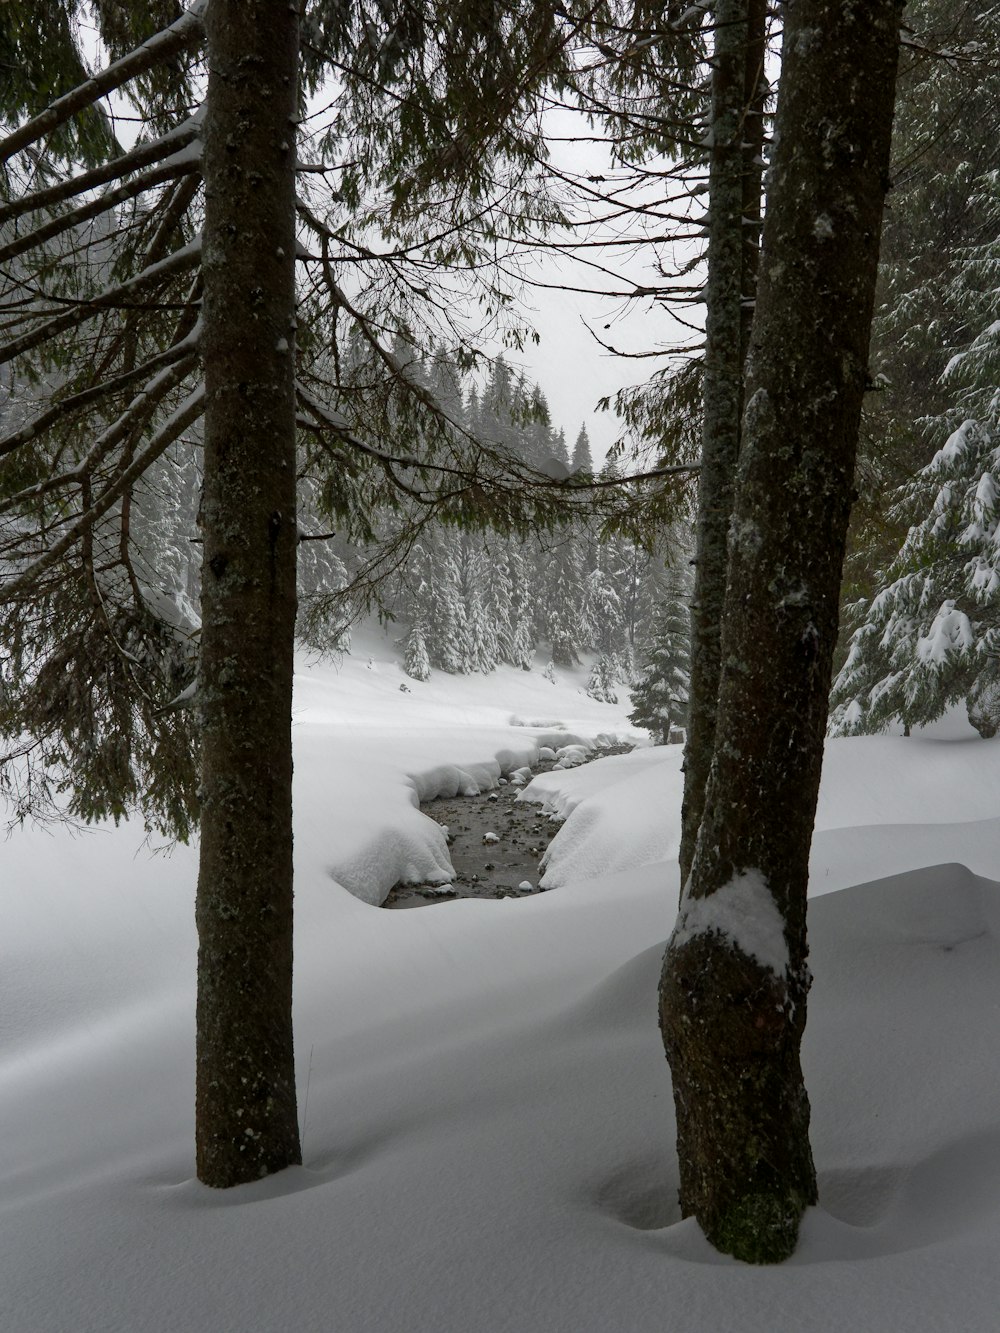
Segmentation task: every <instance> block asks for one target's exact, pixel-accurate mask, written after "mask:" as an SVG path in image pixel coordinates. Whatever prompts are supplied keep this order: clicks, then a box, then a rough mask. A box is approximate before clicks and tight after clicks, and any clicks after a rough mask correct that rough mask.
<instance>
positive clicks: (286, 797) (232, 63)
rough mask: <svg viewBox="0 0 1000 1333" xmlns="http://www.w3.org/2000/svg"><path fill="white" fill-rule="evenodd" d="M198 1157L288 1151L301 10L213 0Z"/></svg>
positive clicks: (291, 1135) (217, 1179)
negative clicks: (297, 132)
mask: <svg viewBox="0 0 1000 1333" xmlns="http://www.w3.org/2000/svg"><path fill="white" fill-rule="evenodd" d="M207 31H208V67H209V84H208V109H207V114H206V120H205V158H204V162H205V182H206V205H205V230H204V279H205V308H204V334H203V344H202V346H203V356H204V363H205V382H206V389H207V395H208V399H207V410H206V417H205V489H204V500H203V505H202V515H203V522H204V543H205V545H204V566H203V577H202V583H203V594H202V597H203V624H204V629H203V634H202V657H201V679H200V698H201V704H202V716H203V732H202V754H203V771H202V789H201V790H202V819H201V865H200V873H199V880H198V903H197V918H198V937H199V952H198V1020H197V1021H198V1055H197V1123H196V1139H197V1166H198V1177H199V1179H200V1180H202V1181H204V1182H205V1183H206V1184H208V1185H214V1186H230V1185H236V1184H240V1183H241V1182H244V1181H249V1180H255V1179H257V1178H258V1177H260V1176H265V1175H268V1174H269V1173H271V1172H273V1171H277V1170H280V1169H281V1168H282V1167H285V1166H288V1165H290V1164H292V1163H295V1162H299V1161H300V1160H301V1154H300V1148H299V1136H298V1125H297V1116H296V1106H295V1080H294V1065H293V1050H292V1022H291V1004H292V822H291V815H292V807H291V779H292V755H291V693H292V649H293V634H294V626H295V609H296V595H295V549H296V520H295V400H294V391H293V367H294V346H295V280H294V264H295V225H294V224H295V213H294V188H295V179H294V169H295V116H296V70H297V64H298V12H297V8H296V7H295V6H291V5H288V4H287V3H285V0H212V3H211V5H210V6H209V9H208V17H207Z"/></svg>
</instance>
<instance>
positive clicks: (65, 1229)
mask: <svg viewBox="0 0 1000 1333" xmlns="http://www.w3.org/2000/svg"><path fill="white" fill-rule="evenodd" d="M369 657H370V658H371V659H372V661H373V669H368V666H367V659H368V658H369ZM395 657H396V655H395V653H394V652H393V650H392V646H391V643H390V642H389V640H387V639H382V638H378V637H376V636H372V635H369V636H368V637H366V636H365V635H361V636H360V637H356V640H355V655H354V656H353V657H350V658H346V659H345V660H344V662H343V663H342V665H341V666H340V667H339V668H336V667H334V666H331V665H328V664H327V665H322V664H321V665H317V664H309V663H307V662H303V663H302V664H301V668H302V669H301V670H300V672H299V675H298V677H297V682H296V690H297V692H296V703H295V740H296V801H297V810H296V869H297V903H296V912H297V925H296V993H295V1004H296V1015H295V1021H296V1041H297V1050H298V1066H299V1108H300V1117H301V1119H302V1122H303V1133H304V1157H305V1162H304V1165H303V1166H302V1167H301V1168H297V1169H295V1170H292V1171H288V1172H284V1173H282V1174H280V1175H278V1176H275V1177H273V1178H271V1179H268V1180H264V1181H261V1182H259V1183H257V1184H254V1185H250V1186H245V1187H243V1188H240V1189H238V1190H233V1191H227V1192H214V1191H210V1190H208V1189H206V1188H204V1187H202V1186H200V1185H198V1184H197V1183H196V1182H195V1181H194V1180H193V1179H192V1174H193V1146H192V1141H193V1109H192V1107H193V1082H194V1078H193V1031H194V978H195V951H196V941H195V932H194V924H193V886H194V880H195V873H196V856H195V853H194V851H193V850H192V849H189V848H184V847H179V848H176V849H174V850H173V851H172V852H171V853H170V854H169V855H167V854H160V855H153V854H151V851H150V849H149V848H148V847H145V846H143V836H142V833H141V830H139V829H137V828H136V826H134V825H131V826H129V825H123V826H122V827H121V828H119V829H117V830H116V829H113V828H105V827H102V828H99V829H93V830H88V831H85V832H83V833H78V834H73V833H72V832H71V831H70V830H68V829H64V828H55V829H51V830H48V831H45V830H38V829H26V830H24V831H22V832H19V833H16V834H15V835H14V836H12V837H11V838H10V839H9V840H8V842H7V844H6V846H5V848H4V875H3V880H2V884H0V911H2V914H3V924H2V934H0V948H2V951H3V959H2V969H0V986H2V988H3V994H2V1003H0V1124H2V1125H3V1153H2V1155H0V1291H2V1292H3V1300H2V1306H0V1309H2V1315H0V1326H2V1327H3V1329H4V1330H6V1329H10V1330H11V1333H70V1331H72V1333H167V1330H170V1331H171V1333H173V1331H175V1330H184V1333H191V1331H196V1333H200V1331H202V1330H204V1333H271V1330H274V1329H279V1328H294V1329H296V1330H302V1333H313V1331H315V1333H320V1330H323V1331H324V1333H325V1331H326V1330H329V1329H337V1330H344V1331H345V1333H367V1331H368V1330H372V1333H375V1331H377V1333H397V1330H398V1331H399V1333H403V1330H406V1331H407V1333H409V1331H410V1330H416V1331H422V1330H435V1333H439V1331H440V1333H469V1331H470V1330H485V1331H488V1333H535V1330H563V1329H565V1330H573V1333H607V1330H609V1329H618V1328H621V1329H628V1330H629V1331H630V1333H647V1330H648V1331H649V1333H652V1331H653V1330H656V1333H660V1331H661V1330H663V1329H691V1330H703V1329H704V1330H708V1329H711V1330H713V1333H775V1330H778V1329H808V1330H830V1331H831V1333H832V1331H833V1330H838V1331H839V1330H843V1329H845V1328H851V1329H864V1330H872V1331H873V1333H883V1331H884V1333H889V1331H890V1330H896V1329H903V1328H905V1329H906V1330H907V1333H940V1330H942V1329H961V1330H962V1331H963V1333H987V1331H988V1330H993V1329H995V1328H996V1324H997V1316H996V1311H997V1308H998V1300H1000V1279H998V1275H997V1264H996V1254H997V1251H998V1246H1000V1124H998V1121H997V1106H998V1103H1000V1096H998V1094H1000V1021H998V1019H1000V949H998V935H1000V885H998V883H997V881H996V879H995V878H994V877H995V876H996V866H997V865H998V864H1000V818H998V812H1000V748H997V747H996V745H995V744H994V743H992V742H988V741H983V740H981V739H980V738H979V737H978V736H976V735H975V733H974V732H973V731H972V729H971V728H970V727H969V726H968V724H967V723H966V722H965V721H964V719H960V718H957V717H955V716H948V717H946V718H945V719H943V720H942V721H941V722H940V723H937V724H935V725H934V726H933V727H930V728H927V729H926V730H924V731H922V732H915V733H914V735H913V736H911V737H909V738H906V739H904V738H902V737H898V736H884V737H862V738H853V739H845V740H834V741H831V742H829V743H828V746H827V756H826V762H825V765H824V776H823V788H822V792H821V798H820V808H819V825H818V826H819V831H818V833H817V836H816V839H815V843H814V848H813V858H812V871H811V873H812V881H813V892H814V893H816V894H819V895H821V896H818V897H816V898H815V899H814V901H813V903H812V905H811V912H810V938H811V955H810V967H811V970H812V972H813V974H814V976H815V981H814V985H813V989H812V993H811V996H810V1001H809V1020H808V1025H807V1030H806V1038H805V1045H804V1049H803V1065H804V1070H805V1076H806V1082H807V1085H808V1087H809V1091H810V1098H811V1103H812V1142H813V1149H814V1155H815V1159H816V1163H817V1169H818V1173H819V1186H820V1206H819V1207H818V1208H815V1209H812V1210H810V1211H809V1213H808V1214H807V1215H806V1217H805V1219H804V1224H803V1230H802V1237H801V1243H800V1246H799V1249H798V1251H797V1253H796V1254H795V1256H794V1257H793V1259H792V1260H791V1261H790V1262H789V1263H788V1264H786V1265H783V1266H782V1267H780V1268H777V1269H755V1268H748V1267H745V1266H743V1265H740V1264H737V1263H735V1262H733V1261H731V1260H728V1259H724V1258H722V1257H720V1256H719V1255H717V1254H716V1253H715V1252H714V1251H713V1250H712V1249H711V1248H710V1247H709V1246H708V1245H707V1243H706V1242H705V1241H704V1239H703V1237H702V1236H701V1233H700V1232H699V1230H698V1228H697V1226H696V1224H695V1223H693V1222H692V1221H690V1220H689V1221H681V1220H680V1218H679V1216H678V1213H677V1205H676V1190H677V1165H676V1161H675V1158H674V1151H673V1136H674V1126H673V1113H672V1099H671V1093H670V1083H669V1075H668V1071H667V1067H666V1063H665V1060H664V1058H663V1053H662V1047H661V1043H660V1039H659V1033H658V1031H657V1025H656V986H657V978H658V974H659V969H660V960H661V957H662V953H663V947H664V942H665V940H666V939H667V937H668V936H669V934H670V931H671V929H672V927H673V926H674V920H675V917H676V904H677V897H678V883H677V871H676V866H675V848H676V840H677V831H676V825H677V820H678V809H679V793H680V785H679V784H680V772H679V762H680V747H678V746H664V747H645V748H643V749H641V750H639V751H635V752H633V753H632V754H630V755H625V756H616V757H611V758H607V759H601V760H598V761H596V762H594V763H591V764H589V765H585V766H582V767H576V768H572V769H563V770H557V771H555V772H554V773H552V774H549V775H546V776H545V777H544V778H541V777H536V778H535V779H534V781H533V782H532V784H531V786H530V787H529V788H528V789H527V790H526V791H525V792H524V793H523V797H524V799H527V798H528V797H530V796H532V795H535V796H542V797H543V798H544V800H545V801H546V802H547V803H548V804H549V805H550V806H551V807H552V808H553V809H558V810H559V812H560V814H561V815H563V816H565V817H566V819H565V823H564V824H563V825H562V828H561V830H560V832H559V834H558V836H557V838H556V841H555V844H554V845H553V849H552V853H551V855H550V859H549V868H548V871H547V875H546V882H548V880H549V879H550V878H554V879H556V880H558V881H559V887H558V888H555V889H553V891H551V892H545V893H542V894H540V895H537V896H531V897H525V898H521V899H517V900H515V899H506V900H500V901H487V900H480V901H470V900H466V901H455V902H448V903H445V904H442V905H438V906H432V907H426V908H419V909H416V910H413V911H408V912H383V911H380V910H379V909H377V908H376V907H374V906H372V905H371V903H372V902H373V901H375V900H376V899H377V898H378V896H379V892H380V890H379V889H378V887H377V886H378V885H384V886H385V887H388V885H389V884H390V883H392V882H393V880H394V879H395V878H396V877H397V876H398V871H399V868H400V866H405V865H410V866H413V867H421V868H422V867H424V866H425V865H430V866H435V867H437V869H438V870H439V871H440V873H441V875H444V874H445V873H446V872H448V870H449V869H450V866H449V862H448V856H447V848H446V846H444V845H443V841H442V840H443V834H442V833H441V830H440V828H439V827H438V826H437V825H435V824H434V822H433V821H432V820H430V819H428V818H427V817H426V816H424V815H422V814H421V813H420V811H419V809H418V808H417V804H416V802H417V800H418V797H419V795H420V794H421V793H423V794H426V793H428V792H430V791H434V790H438V789H442V790H458V789H459V787H460V786H461V784H463V783H466V782H468V783H474V784H477V785H479V786H481V787H485V788H487V789H488V788H489V787H490V786H491V785H494V784H495V783H496V782H498V781H499V775H500V773H501V771H503V770H510V769H511V768H512V767H521V766H523V764H524V763H528V762H533V761H534V759H535V758H536V757H537V752H538V749H539V748H540V746H541V745H542V744H546V745H548V746H550V748H553V749H554V750H556V751H558V749H560V748H562V747H563V746H566V745H572V744H577V743H583V742H585V741H588V740H592V739H594V738H595V737H596V736H597V735H598V733H601V732H603V733H606V734H611V735H621V734H624V733H625V732H626V731H627V726H626V723H625V714H626V712H627V709H628V705H627V703H623V704H622V705H620V706H618V707H615V706H612V705H609V704H601V703H597V702H596V701H594V700H592V699H589V698H587V697H586V696H585V694H584V693H583V690H584V688H585V682H586V668H582V669H581V670H580V671H579V672H577V673H575V674H573V675H571V674H570V673H563V672H561V673H560V675H559V682H558V684H557V685H556V686H555V687H553V686H552V685H551V684H550V683H549V682H548V681H546V680H544V679H543V678H542V676H541V674H540V672H539V671H534V672H530V673H526V672H520V671H513V670H505V671H497V672H495V673H493V674H491V675H490V676H484V677H469V678H450V679H449V678H447V677H444V676H442V675H441V674H440V673H435V674H434V675H433V676H432V677H431V679H430V680H429V681H427V682H426V683H420V682H413V681H411V682H409V684H410V687H411V693H409V694H401V693H400V692H399V684H400V683H401V682H402V681H403V679H404V676H403V673H402V670H401V668H400V666H399V665H398V662H397V661H396V660H395ZM375 668H377V669H375ZM515 717H516V718H518V719H522V718H540V719H546V720H548V719H552V718H554V717H558V718H559V719H560V720H561V721H562V722H563V723H564V724H565V729H564V730H563V729H561V728H560V729H556V728H554V727H552V726H551V725H548V724H547V725H543V726H540V727H537V728H532V727H527V728H526V727H523V726H521V727H518V726H514V725H513V724H512V719H513V718H515ZM557 733H558V734H557ZM560 735H561V739H560ZM624 819H627V820H628V822H627V823H621V822H619V821H621V820H624ZM584 852H587V853H588V854H589V855H590V857H591V858H592V859H591V863H590V864H589V865H588V864H586V856H584ZM598 862H599V863H598ZM560 872H565V874H562V873H560ZM347 881H350V884H348V883H347ZM441 882H442V883H443V882H444V880H443V879H442V881H441ZM349 888H353V889H354V892H350V891H349ZM833 890H839V891H837V892H834V891H833ZM744 892H745V893H746V895H747V898H748V901H749V902H750V904H751V906H752V908H753V912H752V916H753V917H754V919H755V920H756V921H757V922H758V924H761V923H762V922H764V921H765V920H766V911H764V910H762V908H763V907H766V902H765V900H764V898H763V894H762V892H761V886H759V885H758V886H756V887H754V886H752V885H751V886H750V888H749V889H746V890H744ZM737 896H738V892H737V893H734V897H733V901H734V903H735V901H736V897H737ZM366 899H367V901H366ZM743 920H744V918H743V917H741V918H740V921H741V922H742V921H743ZM690 922H691V917H690V916H689V918H688V924H689V925H690ZM742 928H743V927H742V925H740V926H739V929H742ZM763 938H764V939H767V932H766V930H765V931H764V933H763ZM773 944H774V941H773V940H771V945H773ZM753 947H754V948H755V949H756V948H757V947H761V948H763V947H764V946H763V945H760V946H758V945H756V944H755V945H754V946H753ZM773 961H777V955H776V954H774V955H773Z"/></svg>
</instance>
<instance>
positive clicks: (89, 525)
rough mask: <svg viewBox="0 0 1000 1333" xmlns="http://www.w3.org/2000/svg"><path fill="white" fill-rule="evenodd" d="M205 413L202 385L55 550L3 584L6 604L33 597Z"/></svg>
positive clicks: (55, 546)
mask: <svg viewBox="0 0 1000 1333" xmlns="http://www.w3.org/2000/svg"><path fill="white" fill-rule="evenodd" d="M204 410H205V387H204V385H199V386H198V388H197V389H195V390H194V392H193V393H191V394H189V395H188V397H187V398H186V399H185V400H184V402H183V403H181V405H180V407H178V408H177V410H176V411H175V412H174V413H173V414H172V415H171V416H170V417H169V418H168V419H167V420H166V421H165V422H164V424H163V425H162V426H161V427H160V429H159V431H158V432H157V433H156V434H155V435H154V436H153V438H152V439H151V440H150V442H149V444H148V445H147V446H146V448H145V449H144V450H143V452H142V453H141V454H138V455H136V457H135V459H134V460H133V461H132V463H131V464H130V465H129V466H128V467H127V468H126V469H125V470H124V471H123V472H121V473H120V474H119V476H118V477H117V478H116V479H115V480H114V481H113V482H112V483H111V484H110V485H109V486H107V487H106V488H105V489H104V491H103V492H102V493H101V495H100V496H99V497H98V499H97V500H95V501H94V503H93V504H92V506H91V508H90V509H89V510H87V512H86V513H83V514H81V515H80V517H79V518H78V519H77V521H76V522H75V523H74V524H73V526H72V527H71V528H70V529H69V531H68V532H67V533H65V534H64V535H63V536H62V537H61V538H60V539H59V541H57V542H56V543H55V545H54V546H52V547H51V548H50V549H49V550H48V551H46V552H45V553H44V554H43V555H41V556H39V558H38V559H37V560H35V561H34V562H33V563H32V564H31V565H29V566H28V568H27V569H25V570H23V571H22V572H21V573H20V574H17V575H15V577H14V578H12V579H11V580H10V581H9V582H7V583H0V595H2V597H3V600H4V601H5V602H11V601H13V600H14V599H15V598H18V597H22V596H24V595H25V594H27V595H28V596H29V597H31V596H32V595H33V594H34V589H35V586H36V584H37V582H38V580H39V579H40V578H41V576H42V575H43V574H44V573H45V572H46V571H47V570H49V569H51V568H52V566H53V565H56V564H58V562H59V561H60V560H61V559H62V557H63V556H64V555H65V554H66V552H67V551H69V550H71V549H72V548H73V547H74V546H75V545H76V544H77V542H79V541H81V540H82V538H83V536H84V534H85V533H88V532H90V531H92V529H93V527H94V525H95V524H96V523H97V521H98V519H101V518H103V517H104V515H105V514H106V513H107V512H108V510H109V509H110V508H111V507H112V505H113V504H115V502H116V501H117V500H120V499H121V497H122V496H123V495H124V494H125V492H126V491H127V490H128V489H129V487H130V486H134V485H135V483H136V482H137V481H138V480H139V478H140V477H141V476H142V475H143V473H144V472H145V471H146V469H147V468H149V467H150V466H151V465H152V464H153V463H155V462H156V460H157V459H158V458H159V457H160V455H161V454H163V453H165V452H166V451H167V449H169V448H170V446H171V445H172V444H173V442H174V441H175V440H176V439H177V438H178V437H179V436H180V435H182V434H183V433H184V431H185V430H187V428H188V427H189V426H190V425H192V424H193V423H194V422H195V421H197V420H198V418H199V417H200V416H201V415H202V414H203V412H204Z"/></svg>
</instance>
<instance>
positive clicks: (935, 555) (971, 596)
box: [830, 420, 1000, 735]
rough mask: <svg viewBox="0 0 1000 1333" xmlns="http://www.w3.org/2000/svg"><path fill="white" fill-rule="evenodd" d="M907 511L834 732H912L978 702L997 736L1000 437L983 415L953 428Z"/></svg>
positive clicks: (841, 683) (972, 712) (858, 637)
mask: <svg viewBox="0 0 1000 1333" xmlns="http://www.w3.org/2000/svg"><path fill="white" fill-rule="evenodd" d="M896 504H897V507H898V508H899V510H900V511H901V512H902V513H903V514H905V515H909V516H910V517H911V518H912V519H913V520H914V522H913V523H912V526H911V527H910V529H909V532H908V534H907V536H906V540H905V541H904V543H903V545H902V547H901V548H900V550H899V552H898V554H897V555H896V557H895V558H894V560H893V561H892V563H891V564H890V565H889V567H888V568H887V569H886V571H885V572H884V574H883V575H882V576H881V578H880V579H879V583H880V584H881V589H880V591H879V592H878V593H877V594H876V596H875V597H874V598H872V600H871V601H870V602H861V603H858V604H855V606H853V607H852V608H851V613H852V618H853V620H854V622H855V625H856V628H855V629H854V633H853V635H852V637H851V641H850V646H849V650H848V655H847V660H846V662H845V663H844V665H843V667H842V668H841V670H840V672H839V674H838V676H837V679H836V680H835V682H834V685H833V689H832V692H831V696H830V703H831V708H832V712H831V718H830V728H831V731H832V732H833V734H835V735H849V734H855V733H862V732H875V731H881V730H883V729H884V728H885V727H887V726H888V725H889V724H890V723H891V722H893V721H897V720H898V721H899V722H901V723H902V725H903V727H904V730H906V731H909V729H910V728H911V727H912V726H917V725H923V724H926V723H928V722H933V721H934V719H935V718H937V717H940V716H941V714H942V713H943V712H944V710H945V708H947V707H948V705H949V704H951V703H954V702H956V701H957V700H959V699H966V700H967V701H968V712H969V719H970V721H971V722H972V724H973V726H975V727H977V729H978V730H981V731H983V730H984V727H985V732H984V734H985V733H986V732H988V733H989V734H991V735H992V734H993V732H994V731H995V730H996V723H997V720H998V716H1000V715H998V716H994V717H992V718H991V717H990V706H989V700H990V699H991V697H992V686H993V683H994V682H995V680H996V678H997V665H996V663H997V658H998V656H1000V559H998V554H997V547H996V543H995V540H994V538H995V536H996V533H997V529H998V526H1000V440H998V438H997V435H996V433H995V431H993V430H991V429H990V428H989V427H986V426H982V425H980V424H978V423H977V422H975V421H972V420H969V421H966V422H964V423H963V424H962V425H961V426H960V427H959V428H958V430H956V431H955V432H953V434H952V435H951V436H949V438H948V440H947V441H946V443H945V444H944V446H943V447H942V448H941V449H940V450H939V451H938V452H937V454H935V456H934V458H933V459H932V460H931V461H930V463H928V464H927V466H926V467H924V468H922V469H921V470H920V472H919V473H918V474H917V476H916V478H915V479H914V480H913V481H912V482H910V483H907V484H906V485H905V486H904V487H902V488H901V489H900V491H899V493H898V495H897V500H896Z"/></svg>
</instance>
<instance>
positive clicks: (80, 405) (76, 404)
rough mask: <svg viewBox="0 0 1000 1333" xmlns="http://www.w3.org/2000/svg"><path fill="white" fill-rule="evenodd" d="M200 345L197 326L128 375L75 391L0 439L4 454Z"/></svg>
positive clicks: (0, 451) (186, 354)
mask: <svg viewBox="0 0 1000 1333" xmlns="http://www.w3.org/2000/svg"><path fill="white" fill-rule="evenodd" d="M197 346H198V336H197V330H196V331H195V332H194V333H191V334H189V335H188V337H186V338H184V339H183V340H182V341H181V342H178V343H175V344H174V346H173V347H168V348H167V350H166V351H165V352H160V354H159V355H158V356H152V357H150V359H149V360H148V361H145V362H143V364H142V365H141V366H137V367H136V368H135V369H134V370H130V371H128V372H127V373H126V374H124V375H117V376H115V377H114V378H113V379H109V380H102V381H101V383H99V384H94V385H92V386H91V387H90V388H89V389H83V390H81V391H80V393H74V394H71V395H70V397H69V398H64V399H63V400H62V402H59V403H55V404H54V405H53V406H52V407H50V408H49V409H48V411H46V412H42V413H41V415H40V416H37V417H35V419H34V421H30V422H29V423H28V425H26V426H22V427H21V429H20V430H18V431H15V432H14V433H13V435H7V436H6V437H5V438H4V439H2V440H0V458H5V457H6V456H7V455H8V454H12V453H14V452H15V451H16V450H18V449H20V448H21V447H22V445H25V444H28V443H29V442H30V441H31V440H36V439H37V438H38V437H39V436H40V435H42V434H43V433H44V432H45V431H47V430H48V429H49V427H50V426H54V425H55V423H56V422H57V421H59V420H60V419H61V418H62V417H67V416H71V415H72V414H73V413H74V412H81V411H83V410H84V408H87V407H90V406H91V404H93V403H96V402H99V401H100V400H101V399H102V398H105V397H107V396H108V395H109V394H113V393H118V392H119V391H120V390H122V389H127V388H128V387H129V385H130V384H134V383H135V382H136V381H137V380H141V379H145V378H147V377H148V376H149V375H151V374H152V373H153V372H155V371H159V370H162V369H163V367H165V366H171V365H173V364H174V362H176V361H180V360H182V359H184V358H187V357H189V356H190V354H191V353H192V352H193V351H195V349H196V348H197Z"/></svg>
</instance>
